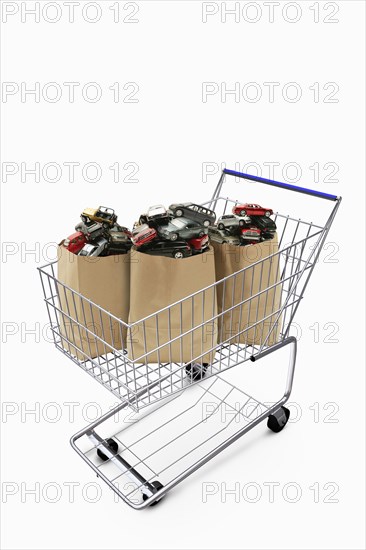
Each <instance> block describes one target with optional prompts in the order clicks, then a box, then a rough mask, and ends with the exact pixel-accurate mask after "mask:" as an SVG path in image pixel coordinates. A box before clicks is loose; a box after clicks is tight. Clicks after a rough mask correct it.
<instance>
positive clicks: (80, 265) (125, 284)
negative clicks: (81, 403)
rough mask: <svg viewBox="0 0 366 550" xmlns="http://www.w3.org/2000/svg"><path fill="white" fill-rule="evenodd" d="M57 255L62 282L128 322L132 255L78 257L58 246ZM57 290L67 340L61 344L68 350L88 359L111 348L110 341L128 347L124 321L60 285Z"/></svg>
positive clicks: (117, 347)
mask: <svg viewBox="0 0 366 550" xmlns="http://www.w3.org/2000/svg"><path fill="white" fill-rule="evenodd" d="M58 256H59V260H58V279H59V281H60V282H62V283H64V284H66V285H67V286H68V287H70V288H71V289H73V290H74V291H76V292H78V293H80V294H82V295H83V296H84V297H85V298H88V299H89V300H91V301H92V302H94V304H97V306H100V307H101V308H103V309H104V310H106V311H108V312H109V313H111V314H112V315H114V316H115V317H117V318H118V319H121V320H122V321H124V322H126V323H127V320H128V311H129V298H130V254H119V255H115V256H106V257H98V256H97V257H87V256H77V255H75V254H72V253H70V252H69V251H68V250H66V248H64V247H63V246H59V255H58ZM57 291H58V297H59V303H60V309H61V310H62V312H63V313H60V315H59V321H60V330H61V335H62V336H64V337H66V338H67V340H68V342H67V341H66V340H64V339H62V345H63V347H64V348H65V349H66V350H67V351H69V352H70V353H71V354H72V355H75V356H76V357H77V358H78V359H82V360H87V359H88V358H94V357H97V356H98V355H102V354H105V353H108V352H110V351H112V350H111V348H110V347H109V346H108V344H110V345H111V346H112V347H113V348H115V349H117V350H119V349H122V348H123V347H126V328H125V327H123V325H122V324H121V323H119V322H118V321H117V320H115V319H113V318H111V317H110V316H109V315H108V314H106V313H104V312H102V311H101V310H100V309H99V308H98V307H96V306H93V305H91V304H90V303H89V302H88V301H87V300H83V299H82V298H80V297H79V296H78V295H76V294H74V293H72V292H70V291H69V290H68V289H65V287H63V286H62V285H61V284H58V285H57ZM69 317H71V320H70V318H69ZM75 321H76V322H75ZM78 323H79V324H80V325H81V326H80V325H78ZM87 329H88V330H87ZM105 342H106V343H105Z"/></svg>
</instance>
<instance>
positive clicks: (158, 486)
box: [142, 481, 164, 506]
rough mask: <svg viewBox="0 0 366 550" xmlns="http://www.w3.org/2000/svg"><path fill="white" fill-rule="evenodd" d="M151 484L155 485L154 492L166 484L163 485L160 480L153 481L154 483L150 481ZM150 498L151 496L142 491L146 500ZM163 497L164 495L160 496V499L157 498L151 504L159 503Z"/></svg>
mask: <svg viewBox="0 0 366 550" xmlns="http://www.w3.org/2000/svg"><path fill="white" fill-rule="evenodd" d="M150 485H152V486H153V487H154V489H155V491H154V494H155V493H157V492H158V491H160V489H162V488H163V487H164V485H162V484H161V483H160V481H153V482H152V483H150ZM148 498H149V497H148V496H147V495H145V493H142V499H143V500H144V501H145V500H147V499H148ZM162 498H163V497H161V498H158V499H157V500H155V501H154V502H153V503H152V504H150V506H155V505H156V504H158V503H159V502H160V501H161V499H162Z"/></svg>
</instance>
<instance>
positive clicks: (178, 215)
mask: <svg viewBox="0 0 366 550" xmlns="http://www.w3.org/2000/svg"><path fill="white" fill-rule="evenodd" d="M175 215H176V216H177V218H180V217H181V216H183V210H181V209H180V208H178V209H177V210H176V211H175Z"/></svg>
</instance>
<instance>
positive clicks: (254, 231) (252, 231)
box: [240, 227, 262, 243]
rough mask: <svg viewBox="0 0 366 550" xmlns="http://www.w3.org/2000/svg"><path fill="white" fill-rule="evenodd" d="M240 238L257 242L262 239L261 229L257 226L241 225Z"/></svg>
mask: <svg viewBox="0 0 366 550" xmlns="http://www.w3.org/2000/svg"><path fill="white" fill-rule="evenodd" d="M240 238H241V239H242V240H243V241H250V242H252V243H253V242H259V241H261V240H262V237H261V230H260V229H258V227H243V228H242V230H241V235H240Z"/></svg>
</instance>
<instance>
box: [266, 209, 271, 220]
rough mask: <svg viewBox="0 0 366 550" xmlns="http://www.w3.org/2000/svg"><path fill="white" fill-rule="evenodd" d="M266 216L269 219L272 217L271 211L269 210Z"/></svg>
mask: <svg viewBox="0 0 366 550" xmlns="http://www.w3.org/2000/svg"><path fill="white" fill-rule="evenodd" d="M265 215H266V216H267V218H269V217H270V215H271V212H270V211H269V210H267V211H266V213H265Z"/></svg>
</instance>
